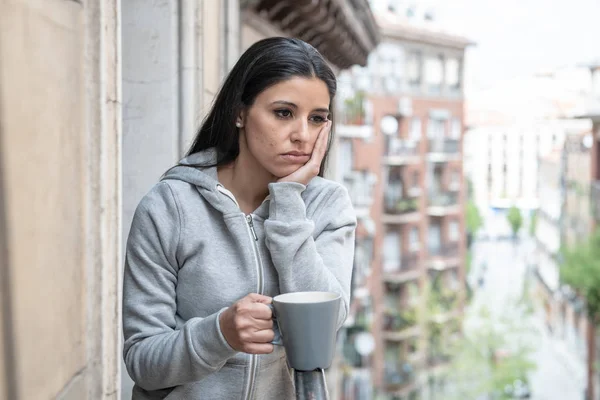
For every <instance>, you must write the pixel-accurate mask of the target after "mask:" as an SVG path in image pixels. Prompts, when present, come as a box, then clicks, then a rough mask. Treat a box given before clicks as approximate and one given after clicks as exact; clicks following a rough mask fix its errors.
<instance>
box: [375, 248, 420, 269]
mask: <svg viewBox="0 0 600 400" xmlns="http://www.w3.org/2000/svg"><path fill="white" fill-rule="evenodd" d="M399 261H400V262H398V263H396V264H394V263H390V262H388V263H387V264H388V266H387V267H386V268H385V271H384V272H385V273H388V274H398V273H403V272H408V271H415V270H417V269H419V254H418V253H414V254H408V255H405V256H402V257H401V258H400V260H399Z"/></svg>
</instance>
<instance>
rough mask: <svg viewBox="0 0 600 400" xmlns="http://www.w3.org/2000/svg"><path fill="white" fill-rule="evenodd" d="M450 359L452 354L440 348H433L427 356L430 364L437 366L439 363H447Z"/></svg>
mask: <svg viewBox="0 0 600 400" xmlns="http://www.w3.org/2000/svg"><path fill="white" fill-rule="evenodd" d="M449 361H450V355H448V354H446V353H444V352H443V351H440V350H433V351H431V352H430V353H429V354H428V356H427V362H428V364H429V366H431V367H436V366H438V365H443V364H446V363H447V362H449Z"/></svg>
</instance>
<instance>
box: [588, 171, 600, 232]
mask: <svg viewBox="0 0 600 400" xmlns="http://www.w3.org/2000/svg"><path fill="white" fill-rule="evenodd" d="M590 193H591V197H592V198H591V204H592V212H593V214H594V218H595V219H596V221H597V222H599V223H600V180H598V181H595V182H592V187H591V190H590Z"/></svg>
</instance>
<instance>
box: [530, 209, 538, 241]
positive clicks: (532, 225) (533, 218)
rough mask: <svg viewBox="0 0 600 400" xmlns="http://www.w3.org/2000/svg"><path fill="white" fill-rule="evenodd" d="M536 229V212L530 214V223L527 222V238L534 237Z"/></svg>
mask: <svg viewBox="0 0 600 400" xmlns="http://www.w3.org/2000/svg"><path fill="white" fill-rule="evenodd" d="M536 228H537V212H536V211H534V212H533V213H531V221H530V222H529V236H535V230H536Z"/></svg>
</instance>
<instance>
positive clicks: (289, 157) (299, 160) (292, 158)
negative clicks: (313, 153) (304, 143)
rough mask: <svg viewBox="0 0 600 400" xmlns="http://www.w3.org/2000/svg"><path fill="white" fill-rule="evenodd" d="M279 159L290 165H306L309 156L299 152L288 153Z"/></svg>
mask: <svg viewBox="0 0 600 400" xmlns="http://www.w3.org/2000/svg"><path fill="white" fill-rule="evenodd" d="M281 157H282V158H283V159H284V160H286V161H287V162H290V163H292V164H306V163H307V162H308V160H310V154H306V153H302V152H301V151H290V152H289V153H285V154H282V155H281Z"/></svg>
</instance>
